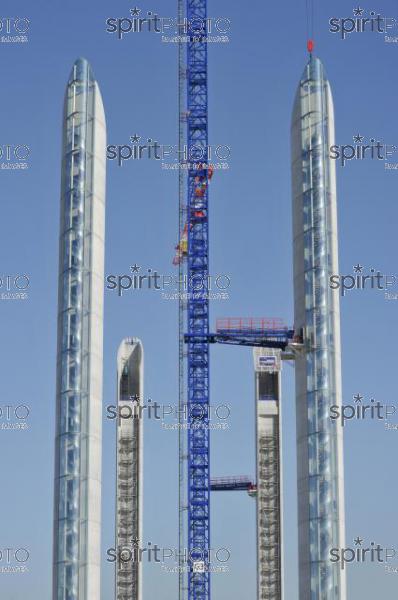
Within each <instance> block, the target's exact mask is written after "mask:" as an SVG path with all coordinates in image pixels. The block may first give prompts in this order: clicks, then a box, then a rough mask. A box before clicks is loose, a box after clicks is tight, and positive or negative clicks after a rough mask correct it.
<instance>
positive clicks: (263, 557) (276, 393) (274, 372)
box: [253, 348, 283, 600]
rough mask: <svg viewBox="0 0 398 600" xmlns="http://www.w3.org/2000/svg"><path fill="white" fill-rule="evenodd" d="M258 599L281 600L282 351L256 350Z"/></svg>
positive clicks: (254, 351) (254, 352)
mask: <svg viewBox="0 0 398 600" xmlns="http://www.w3.org/2000/svg"><path fill="white" fill-rule="evenodd" d="M253 354H254V367H255V390H256V465H257V496H256V498H257V499H256V502H257V589H258V595H257V597H258V600H282V598H283V593H282V572H283V564H282V506H281V500H282V468H281V465H282V457H281V431H280V429H281V422H280V417H281V414H280V401H281V381H280V379H281V351H280V350H278V349H266V348H254V350H253Z"/></svg>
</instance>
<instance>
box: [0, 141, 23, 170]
mask: <svg viewBox="0 0 398 600" xmlns="http://www.w3.org/2000/svg"><path fill="white" fill-rule="evenodd" d="M29 156H30V148H29V146H27V145H26V144H0V169H3V170H16V171H18V170H21V171H24V170H26V169H28V168H29Z"/></svg>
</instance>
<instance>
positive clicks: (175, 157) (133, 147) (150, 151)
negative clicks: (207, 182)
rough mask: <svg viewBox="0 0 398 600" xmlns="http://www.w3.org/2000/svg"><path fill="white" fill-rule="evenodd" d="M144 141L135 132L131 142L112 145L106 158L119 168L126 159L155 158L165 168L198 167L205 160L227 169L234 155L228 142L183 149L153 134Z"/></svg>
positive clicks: (197, 145)
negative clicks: (161, 142)
mask: <svg viewBox="0 0 398 600" xmlns="http://www.w3.org/2000/svg"><path fill="white" fill-rule="evenodd" d="M141 140H143V138H142V136H140V135H138V134H137V133H135V134H134V135H132V136H130V140H129V143H128V144H109V145H108V146H107V152H106V156H107V159H108V160H110V161H115V162H116V163H117V165H118V167H122V166H123V165H124V164H125V163H126V162H127V163H128V162H136V161H141V160H154V161H158V162H159V163H161V164H162V168H163V169H178V168H182V169H191V168H195V167H196V168H199V167H200V164H201V163H202V162H206V163H211V165H212V166H213V169H227V168H228V160H229V159H230V157H231V148H230V147H229V146H227V145H225V144H218V145H216V146H212V145H208V146H206V147H203V146H201V145H199V144H196V145H193V146H191V147H190V148H188V146H187V145H185V146H184V147H183V148H182V149H181V150H180V149H179V148H178V146H176V145H169V144H159V142H158V141H157V140H155V139H154V138H152V137H148V138H146V139H144V140H143V141H141Z"/></svg>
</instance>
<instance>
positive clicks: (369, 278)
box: [329, 263, 398, 300]
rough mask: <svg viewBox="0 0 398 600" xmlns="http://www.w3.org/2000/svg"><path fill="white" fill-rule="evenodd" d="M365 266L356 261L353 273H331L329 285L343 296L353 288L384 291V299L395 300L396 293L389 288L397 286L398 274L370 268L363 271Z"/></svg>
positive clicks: (397, 297)
mask: <svg viewBox="0 0 398 600" xmlns="http://www.w3.org/2000/svg"><path fill="white" fill-rule="evenodd" d="M364 269H365V267H364V266H363V265H361V264H360V263H358V264H357V265H355V266H354V267H353V272H354V274H353V275H331V276H330V278H329V287H330V288H331V289H332V290H337V291H339V293H340V294H341V296H342V297H344V296H345V295H346V294H347V292H352V291H353V290H360V291H379V292H384V298H385V299H386V300H397V299H398V293H397V292H391V291H389V290H391V288H397V285H398V276H397V275H386V274H384V273H382V272H381V271H378V270H376V269H374V268H370V269H369V272H368V274H365V273H364Z"/></svg>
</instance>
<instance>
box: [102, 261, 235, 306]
mask: <svg viewBox="0 0 398 600" xmlns="http://www.w3.org/2000/svg"><path fill="white" fill-rule="evenodd" d="M230 285H231V279H230V277H229V276H228V275H221V274H220V275H216V276H212V275H209V276H208V277H207V278H206V280H204V279H203V277H202V276H200V275H193V276H191V277H189V278H188V276H187V275H183V276H182V278H181V279H180V278H179V277H178V276H175V275H164V274H161V273H158V271H156V270H155V269H151V268H148V269H147V270H146V273H145V274H142V273H141V266H139V265H137V263H135V264H134V265H132V266H131V267H130V273H129V274H127V273H126V274H123V275H107V277H106V288H107V289H108V290H110V291H113V292H114V291H116V292H117V295H118V296H119V297H121V296H123V293H124V292H127V291H140V290H145V291H148V290H152V291H156V292H161V294H162V298H164V299H166V300H170V299H174V298H175V299H177V298H178V297H179V296H180V295H181V294H184V295H185V296H186V298H187V299H189V298H190V297H195V294H199V295H200V297H203V294H207V295H208V296H209V298H210V299H218V297H217V294H220V295H224V296H226V298H225V299H227V298H228V294H227V293H226V292H227V290H228V289H229V287H230ZM180 290H182V291H180ZM220 299H221V298H220ZM223 299H224V298H223Z"/></svg>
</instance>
